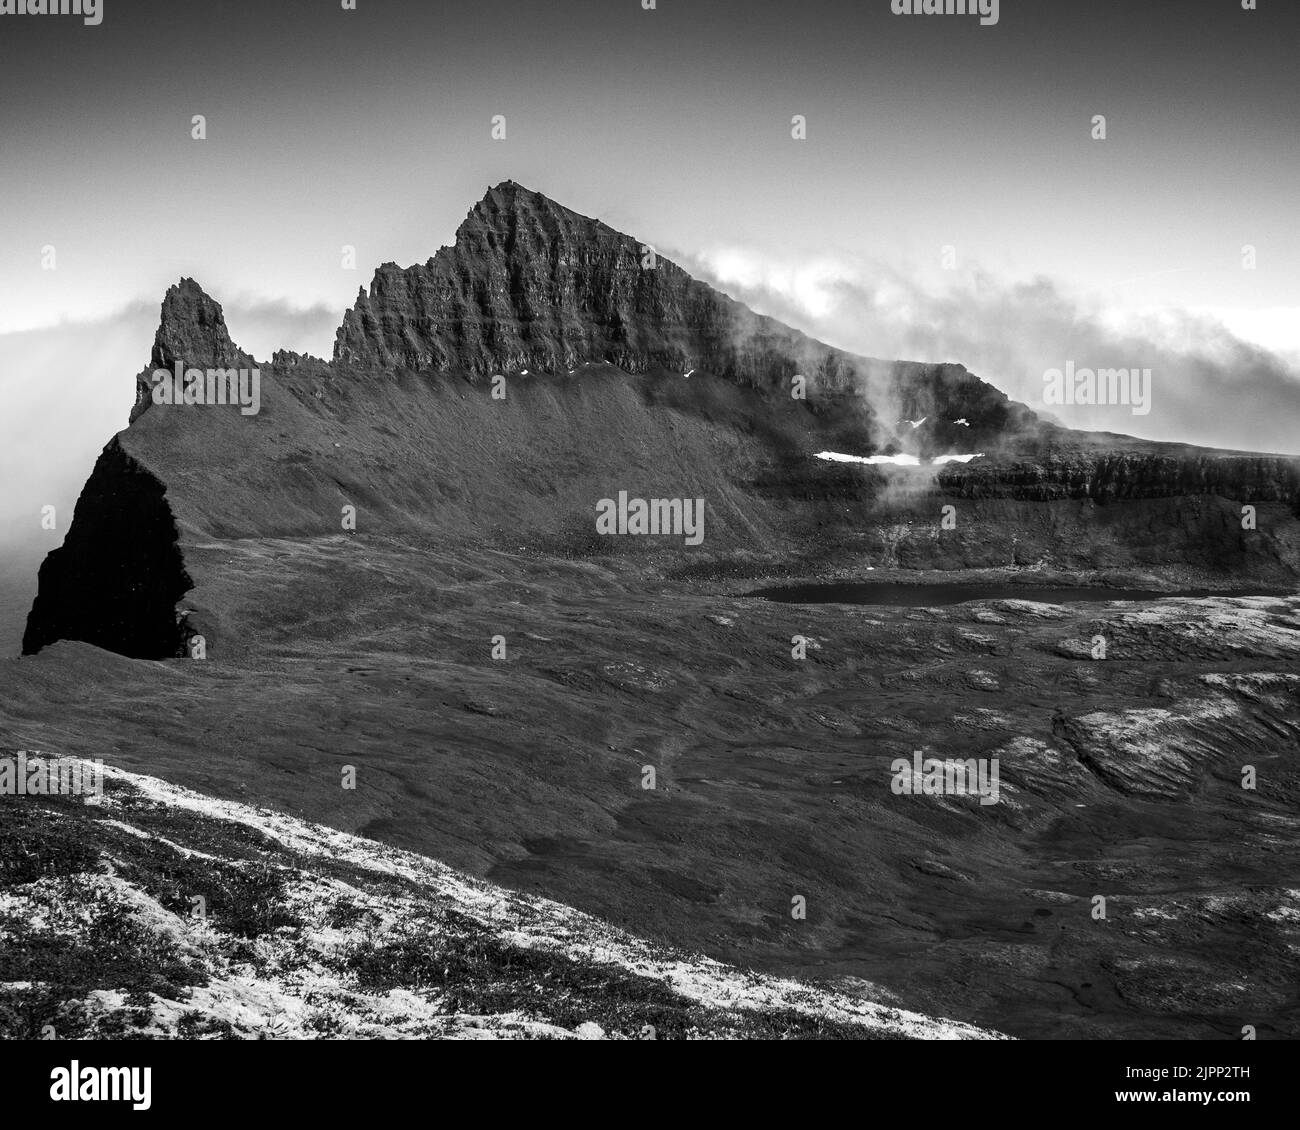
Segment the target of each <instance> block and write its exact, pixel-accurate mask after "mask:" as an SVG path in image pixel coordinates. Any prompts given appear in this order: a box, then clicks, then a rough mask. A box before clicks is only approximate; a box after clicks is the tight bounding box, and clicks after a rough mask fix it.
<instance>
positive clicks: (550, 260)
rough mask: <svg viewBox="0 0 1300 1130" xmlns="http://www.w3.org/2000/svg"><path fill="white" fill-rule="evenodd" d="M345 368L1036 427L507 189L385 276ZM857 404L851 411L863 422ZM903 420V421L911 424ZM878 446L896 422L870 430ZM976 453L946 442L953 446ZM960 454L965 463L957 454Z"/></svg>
mask: <svg viewBox="0 0 1300 1130" xmlns="http://www.w3.org/2000/svg"><path fill="white" fill-rule="evenodd" d="M334 357H335V360H336V361H337V362H341V363H343V364H346V365H349V366H356V367H358V368H366V369H373V368H380V369H393V368H396V367H399V366H400V367H404V368H407V369H411V370H416V371H420V370H429V369H437V370H444V369H455V370H461V371H464V372H467V373H472V374H479V375H482V374H490V373H515V372H518V371H520V370H522V369H528V370H530V371H533V372H542V373H564V372H567V371H568V370H571V369H573V368H574V367H575V366H578V365H581V364H584V363H608V364H612V365H615V366H617V367H618V368H620V369H622V370H624V371H625V372H628V373H646V372H650V371H653V370H656V369H662V370H666V371H668V372H672V373H676V374H684V373H687V372H690V371H692V370H695V371H698V372H708V373H711V374H714V375H716V376H718V377H721V378H723V379H725V380H728V381H733V382H736V383H739V384H742V385H746V386H751V387H755V388H759V389H763V390H767V391H776V392H780V393H781V394H788V393H789V389H790V381H791V378H793V377H794V376H796V375H802V376H804V377H806V378H807V379H808V381H809V382H810V383H811V384H813V385H815V386H816V387H817V388H818V389H820V390H822V391H823V392H825V393H827V394H834V393H837V392H839V393H842V392H844V391H846V390H850V389H853V388H855V387H856V388H864V387H866V386H867V385H868V384H871V385H873V386H875V387H876V388H877V390H878V391H879V393H880V398H879V399H880V401H881V402H884V403H888V404H890V405H894V406H897V409H898V411H900V412H901V413H903V414H907V413H912V412H915V413H918V414H919V415H925V414H927V413H934V412H943V413H945V414H946V415H947V416H948V417H949V418H950V419H957V418H960V417H962V416H965V417H966V418H967V419H968V420H969V421H970V423H971V424H972V426H974V427H975V428H977V429H979V428H983V429H984V430H985V432H997V433H999V434H1000V433H1003V432H1005V431H1006V430H1007V429H1008V428H1010V427H1012V426H1014V427H1016V428H1018V429H1025V428H1031V427H1033V426H1035V425H1036V419H1035V417H1034V416H1033V413H1031V412H1029V410H1028V409H1026V408H1024V407H1023V406H1022V405H1012V404H1011V402H1010V401H1008V399H1007V398H1006V396H1005V395H1003V394H1002V393H1000V392H999V391H998V390H996V389H995V388H993V387H992V386H991V385H988V384H986V383H985V382H983V381H981V380H979V379H978V378H976V377H975V376H973V375H972V374H970V373H968V372H967V371H966V369H965V368H963V367H962V366H961V365H925V364H917V363H905V362H892V361H880V360H876V359H872V358H867V357H857V356H854V355H852V354H848V353H844V352H842V351H840V350H837V349H833V348H831V347H830V346H828V345H825V344H823V343H822V342H819V341H816V340H814V339H812V338H810V337H808V336H807V335H805V334H802V333H800V332H798V331H797V330H793V329H791V328H789V327H788V326H784V325H782V324H781V323H780V322H777V321H775V320H774V319H772V318H768V317H764V316H762V315H760V314H756V313H754V312H753V311H751V310H749V309H748V308H747V307H745V306H743V305H741V304H740V303H738V302H736V301H734V300H732V299H730V298H728V297H727V296H726V295H724V294H720V293H719V292H718V291H716V290H714V289H713V288H712V287H710V286H708V285H706V284H705V283H702V282H699V281H698V280H696V279H693V278H691V276H690V275H688V274H687V273H686V272H685V271H683V270H682V269H681V268H680V267H679V266H677V264H675V263H673V262H671V261H670V260H668V259H666V258H664V257H663V256H661V255H657V254H652V253H651V250H650V249H649V248H648V247H647V246H646V245H645V244H642V243H640V242H638V241H637V240H635V239H633V238H631V237H630V236H626V235H623V234H622V233H620V232H617V231H614V230H613V229H612V228H609V227H607V226H606V225H604V224H602V223H600V222H599V221H597V220H593V219H589V218H588V217H586V216H581V215H578V214H577V213H576V212H572V211H570V210H569V209H567V208H563V207H561V206H560V205H558V204H556V203H555V202H554V201H552V200H549V199H547V198H546V197H545V196H542V195H541V194H540V193H536V192H532V191H530V190H528V189H526V188H524V187H522V186H521V185H518V184H515V183H514V182H513V181H507V182H506V183H505V184H502V185H499V186H497V187H496V188H494V189H492V190H490V191H489V192H488V194H487V195H486V196H485V197H484V198H483V200H482V201H480V202H479V203H478V204H477V205H475V206H474V208H473V209H472V210H471V211H470V213H469V215H468V217H467V218H466V220H465V222H464V223H462V224H461V226H460V228H459V230H458V231H457V232H456V242H455V243H454V244H453V245H452V246H451V247H444V248H443V249H442V250H440V251H439V252H438V254H437V255H435V256H434V257H433V258H431V259H430V260H429V261H428V262H427V263H425V264H423V265H417V266H413V267H409V268H406V269H403V268H400V267H398V266H397V265H396V264H393V263H386V264H384V266H382V267H380V268H379V270H378V271H377V272H376V273H375V278H374V281H373V282H372V283H371V287H370V292H369V294H367V293H366V292H365V291H364V290H362V291H361V293H360V294H359V296H358V298H357V302H356V305H355V306H354V307H353V308H352V309H351V310H349V311H348V312H347V313H346V314H345V315H344V319H343V325H342V326H341V327H340V329H339V331H338V335H337V339H336V342H335V350H334ZM875 404H876V401H875V400H874V399H872V398H868V399H867V400H866V401H864V406H863V409H860V410H865V411H866V412H868V413H872V412H874V411H875V410H876V408H875ZM913 418H916V417H913ZM880 423H881V424H883V425H884V428H885V433H886V434H888V431H889V429H891V428H892V427H893V425H894V424H895V423H896V421H893V420H882V421H880ZM979 438H983V437H981V436H980V435H978V434H975V435H973V434H972V433H971V432H970V431H963V430H962V429H961V428H954V429H952V434H951V435H950V436H949V437H948V439H949V440H950V441H951V442H960V443H967V442H971V441H973V440H977V439H979ZM963 449H964V448H963Z"/></svg>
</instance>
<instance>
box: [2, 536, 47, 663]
mask: <svg viewBox="0 0 1300 1130" xmlns="http://www.w3.org/2000/svg"><path fill="white" fill-rule="evenodd" d="M44 556H45V554H44V553H43V552H42V553H39V554H35V555H32V556H30V557H28V556H27V555H23V556H21V557H14V556H11V555H7V554H6V555H4V556H0V659H11V658H13V657H14V656H15V655H17V654H18V653H19V652H20V651H22V648H23V629H24V628H25V627H26V626H27V613H28V612H29V611H30V610H31V607H32V601H33V600H35V599H36V572H37V570H38V569H39V568H40V567H41V561H42V560H43V559H44Z"/></svg>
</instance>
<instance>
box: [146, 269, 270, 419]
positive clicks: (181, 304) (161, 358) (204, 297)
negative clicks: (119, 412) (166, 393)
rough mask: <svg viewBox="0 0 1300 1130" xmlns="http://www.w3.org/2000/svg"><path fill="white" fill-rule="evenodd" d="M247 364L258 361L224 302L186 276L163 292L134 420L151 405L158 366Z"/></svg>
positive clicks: (204, 367)
mask: <svg viewBox="0 0 1300 1130" xmlns="http://www.w3.org/2000/svg"><path fill="white" fill-rule="evenodd" d="M178 364H179V365H180V366H181V367H182V368H186V369H188V368H196V369H218V368H220V369H224V368H247V367H251V366H253V365H255V364H256V362H255V361H254V360H253V358H252V357H250V356H249V355H248V354H247V353H245V352H244V351H243V350H241V349H240V348H239V347H238V346H237V345H236V344H235V343H234V342H233V341H232V340H231V338H230V331H229V330H228V329H227V328H226V317H225V314H224V313H222V310H221V304H220V303H219V302H217V301H216V300H214V299H213V298H211V297H210V296H209V295H208V294H207V292H206V291H205V290H204V289H203V288H202V287H201V286H199V284H198V283H197V282H195V281H194V280H193V279H191V278H183V279H181V280H180V281H179V282H178V283H176V284H175V285H174V286H172V287H170V288H169V289H168V291H167V293H166V295H164V296H163V301H162V316H161V317H160V319H159V323H158V331H157V333H155V334H154V341H153V351H152V353H151V354H150V357H149V367H148V368H147V369H145V370H144V371H143V372H142V373H140V375H139V376H138V377H137V378H136V400H135V405H134V407H133V408H132V409H131V422H132V423H134V422H135V421H136V419H138V418H139V417H140V416H141V415H143V414H144V412H145V411H146V410H147V409H148V408H149V405H150V403H151V401H150V392H151V389H152V384H151V379H150V378H151V377H152V374H153V372H154V371H155V370H157V369H168V370H174V369H175V367H176V366H177V365H178Z"/></svg>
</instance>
